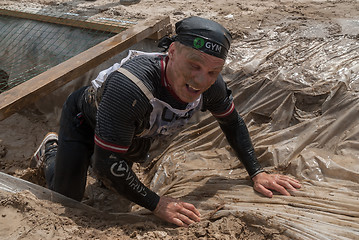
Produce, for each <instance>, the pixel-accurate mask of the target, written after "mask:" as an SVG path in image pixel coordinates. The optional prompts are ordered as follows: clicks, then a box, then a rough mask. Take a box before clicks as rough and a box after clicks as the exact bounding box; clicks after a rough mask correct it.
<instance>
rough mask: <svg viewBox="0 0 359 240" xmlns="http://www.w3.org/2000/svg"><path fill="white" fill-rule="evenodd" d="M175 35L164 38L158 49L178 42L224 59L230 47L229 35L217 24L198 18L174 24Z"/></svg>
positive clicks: (190, 18)
mask: <svg viewBox="0 0 359 240" xmlns="http://www.w3.org/2000/svg"><path fill="white" fill-rule="evenodd" d="M176 33H177V35H176V36H174V37H172V38H169V37H167V38H164V39H162V40H161V41H160V42H159V47H164V48H165V49H167V48H168V47H169V45H170V44H171V43H172V42H174V41H178V42H180V43H182V44H183V45H186V46H189V47H192V48H194V49H197V50H199V51H202V52H204V53H207V54H209V55H212V56H215V57H218V58H222V59H226V57H227V54H228V50H229V48H230V45H231V40H232V37H231V34H230V33H229V31H228V30H227V29H225V28H224V27H223V26H222V25H220V24H219V23H217V22H214V21H211V20H208V19H205V18H200V17H189V18H185V19H183V20H181V21H179V22H177V23H176Z"/></svg>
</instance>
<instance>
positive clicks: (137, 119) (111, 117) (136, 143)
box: [82, 54, 260, 210]
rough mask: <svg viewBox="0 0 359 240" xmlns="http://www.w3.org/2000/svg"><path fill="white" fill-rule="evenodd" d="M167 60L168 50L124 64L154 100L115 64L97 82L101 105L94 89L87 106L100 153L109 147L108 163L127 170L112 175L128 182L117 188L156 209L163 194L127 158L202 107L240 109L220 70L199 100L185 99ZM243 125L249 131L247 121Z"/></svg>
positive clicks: (223, 114) (222, 111)
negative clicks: (175, 88) (172, 82)
mask: <svg viewBox="0 0 359 240" xmlns="http://www.w3.org/2000/svg"><path fill="white" fill-rule="evenodd" d="M166 61H167V56H166V55H164V54H154V55H150V56H149V55H139V56H136V57H133V58H132V59H130V60H128V61H126V62H124V63H123V65H122V66H121V68H123V69H126V70H128V71H129V72H130V73H132V74H133V75H134V76H136V77H137V78H138V79H140V80H141V81H142V83H143V84H144V85H145V87H146V88H147V89H148V90H149V91H150V92H151V93H152V95H153V97H154V99H152V100H150V99H149V98H148V97H147V96H146V95H145V94H144V92H143V91H141V89H140V88H139V87H138V86H137V85H136V84H135V83H134V82H133V81H132V80H130V79H129V78H128V77H126V76H125V75H124V74H123V73H121V72H119V71H113V70H114V69H112V70H111V71H107V73H106V74H102V77H104V78H106V79H104V80H105V81H104V82H103V83H102V85H101V86H97V87H98V90H97V92H101V97H100V100H99V101H98V106H96V107H95V104H92V103H93V99H92V100H91V99H90V94H87V95H86V94H85V101H84V102H85V103H88V104H83V106H82V109H83V112H84V114H85V117H86V119H87V120H89V121H90V122H91V123H92V124H93V126H94V128H95V153H96V148H98V149H100V150H101V151H100V152H107V153H108V156H111V157H109V158H110V159H112V161H113V164H111V165H109V168H111V171H110V172H109V174H112V175H115V177H118V176H123V179H122V180H117V178H114V177H113V176H111V177H110V179H111V181H112V183H113V184H124V185H126V184H127V185H126V186H125V188H121V189H120V190H119V189H117V188H116V187H115V188H116V189H117V190H118V191H122V193H123V194H124V195H125V196H126V197H128V198H129V199H130V200H132V201H134V202H136V203H137V204H139V205H141V206H143V207H145V208H147V209H150V210H154V208H155V207H156V205H157V203H158V201H159V197H158V196H157V194H155V193H153V192H152V191H151V190H149V189H148V188H146V187H144V186H143V184H141V183H140V182H139V180H138V179H137V178H136V177H135V175H134V173H133V172H132V170H131V168H130V166H131V164H130V165H126V164H128V163H130V162H133V161H136V159H135V158H136V157H139V158H141V157H143V156H144V155H143V154H142V153H146V151H148V149H149V145H150V142H151V138H153V137H158V136H161V135H162V134H163V135H168V134H172V133H173V132H175V131H172V130H173V129H175V130H178V129H180V128H181V126H183V125H184V124H185V123H186V120H188V119H189V118H190V117H191V116H192V115H193V113H194V112H195V111H197V110H202V111H206V110H209V111H210V112H211V113H212V114H213V115H214V116H215V117H216V119H217V120H218V119H226V118H227V117H229V116H232V117H233V113H234V112H235V114H237V112H236V111H235V108H234V104H233V99H232V95H231V91H230V90H229V89H228V88H227V85H226V83H225V82H224V80H223V78H222V77H221V75H219V76H218V78H217V80H216V82H215V83H214V84H213V85H212V86H211V87H210V88H209V89H208V90H207V91H205V92H204V93H203V94H202V95H201V97H200V98H199V99H197V100H196V101H195V102H193V103H189V104H188V103H184V102H182V101H181V100H180V99H179V98H178V97H177V96H176V95H175V94H174V92H172V91H171V89H170V88H169V86H168V84H167V80H166V76H165V65H166ZM100 75H101V74H100ZM95 108H96V109H95ZM97 108H98V109H97ZM239 118H240V117H239ZM219 122H220V121H219ZM224 122H225V121H224ZM220 124H221V122H220ZM231 124H235V125H240V124H239V123H238V124H237V116H235V123H233V121H232V123H231ZM221 127H222V126H221ZM171 128H173V129H172V130H171ZM244 128H245V131H247V129H246V127H245V125H244ZM146 130H147V131H146ZM144 133H145V134H144ZM243 138H245V140H248V142H249V143H250V144H249V145H250V147H248V149H247V150H246V151H247V152H248V154H247V153H245V154H242V155H248V157H247V158H253V159H250V161H252V160H253V161H255V162H256V159H255V156H254V153H253V148H251V142H250V139H249V135H248V136H247V135H245V136H243ZM247 138H248V139H247ZM139 153H141V154H139ZM114 156H115V157H114ZM134 156H135V158H134ZM95 157H96V156H95ZM121 161H123V162H121ZM246 168H247V166H246ZM258 168H260V167H258V166H256V168H255V170H258ZM114 169H115V170H116V171H117V170H118V171H120V170H123V173H118V171H117V172H116V173H114ZM247 170H248V169H247ZM253 171H254V170H253ZM253 171H252V172H253Z"/></svg>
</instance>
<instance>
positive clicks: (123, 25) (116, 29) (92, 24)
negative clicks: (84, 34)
mask: <svg viewBox="0 0 359 240" xmlns="http://www.w3.org/2000/svg"><path fill="white" fill-rule="evenodd" d="M0 15H4V16H10V17H16V18H24V19H30V20H36V21H41V22H47V23H55V24H61V25H66V26H71V27H78V28H85V29H92V30H98V31H105V32H113V33H120V32H122V31H124V30H125V29H127V28H130V27H132V26H133V25H135V24H137V22H131V21H123V20H117V22H115V21H113V22H110V21H109V20H107V21H103V22H96V21H94V20H86V17H84V16H77V15H66V14H64V13H62V14H61V15H60V14H59V15H52V16H51V15H44V14H41V13H30V12H21V11H15V10H8V9H2V8H0Z"/></svg>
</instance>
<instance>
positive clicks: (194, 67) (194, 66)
mask: <svg viewBox="0 0 359 240" xmlns="http://www.w3.org/2000/svg"><path fill="white" fill-rule="evenodd" d="M191 66H192V68H193V69H199V68H200V67H199V66H198V65H196V64H191Z"/></svg>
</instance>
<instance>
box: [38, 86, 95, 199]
mask: <svg viewBox="0 0 359 240" xmlns="http://www.w3.org/2000/svg"><path fill="white" fill-rule="evenodd" d="M84 90H85V87H84V88H81V89H79V90H77V91H75V92H74V93H72V94H71V95H70V96H69V97H68V99H67V100H66V102H65V104H64V106H63V109H62V114H61V120H60V131H59V140H58V149H57V153H56V155H55V154H53V155H50V156H49V157H48V159H46V166H45V178H46V182H47V185H48V187H49V188H50V189H51V190H54V191H56V192H58V193H61V194H63V195H65V196H67V197H70V198H72V199H75V200H77V201H81V199H82V198H83V195H84V191H85V187H86V177H87V169H88V167H89V165H90V159H91V156H92V154H93V151H94V129H93V127H91V126H90V125H89V124H88V123H87V122H86V120H85V119H84V117H83V115H82V113H81V111H80V109H79V108H78V104H77V103H78V100H79V98H80V97H81V96H82V94H83V92H84Z"/></svg>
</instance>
